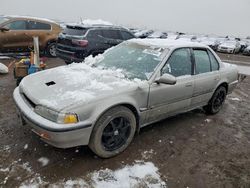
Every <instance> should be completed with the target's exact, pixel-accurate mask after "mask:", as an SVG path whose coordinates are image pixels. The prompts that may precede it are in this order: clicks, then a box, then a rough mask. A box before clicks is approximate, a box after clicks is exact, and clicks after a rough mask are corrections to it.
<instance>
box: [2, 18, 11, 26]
mask: <svg viewBox="0 0 250 188" xmlns="http://www.w3.org/2000/svg"><path fill="white" fill-rule="evenodd" d="M8 20H9V19H8V18H5V17H0V25H1V24H2V23H4V22H7V21H8Z"/></svg>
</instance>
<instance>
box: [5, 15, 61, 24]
mask: <svg viewBox="0 0 250 188" xmlns="http://www.w3.org/2000/svg"><path fill="white" fill-rule="evenodd" d="M4 17H5V18H24V19H31V20H41V21H45V22H51V23H55V24H57V22H55V21H53V20H50V19H47V18H39V17H33V16H19V15H6V16H4Z"/></svg>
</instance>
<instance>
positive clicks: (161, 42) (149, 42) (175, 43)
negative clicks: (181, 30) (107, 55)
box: [129, 39, 206, 48]
mask: <svg viewBox="0 0 250 188" xmlns="http://www.w3.org/2000/svg"><path fill="white" fill-rule="evenodd" d="M129 42H132V43H137V44H141V45H145V46H156V47H162V48H172V47H206V45H204V44H200V43H197V42H191V41H190V42H188V41H183V40H170V39H131V40H129Z"/></svg>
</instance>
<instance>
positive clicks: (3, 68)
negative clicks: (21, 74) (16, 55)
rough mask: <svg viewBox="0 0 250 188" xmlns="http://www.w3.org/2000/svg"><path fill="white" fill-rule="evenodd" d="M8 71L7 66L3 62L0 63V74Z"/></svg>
mask: <svg viewBox="0 0 250 188" xmlns="http://www.w3.org/2000/svg"><path fill="white" fill-rule="evenodd" d="M8 72H9V69H8V67H6V66H5V65H4V64H3V63H0V74H7V73H8Z"/></svg>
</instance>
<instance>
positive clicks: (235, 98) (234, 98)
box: [230, 97, 241, 101]
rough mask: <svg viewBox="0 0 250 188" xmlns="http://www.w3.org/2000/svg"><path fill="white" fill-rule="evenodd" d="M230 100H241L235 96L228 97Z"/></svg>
mask: <svg viewBox="0 0 250 188" xmlns="http://www.w3.org/2000/svg"><path fill="white" fill-rule="evenodd" d="M230 100H232V101H241V100H240V99H239V98H237V97H233V98H230Z"/></svg>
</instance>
